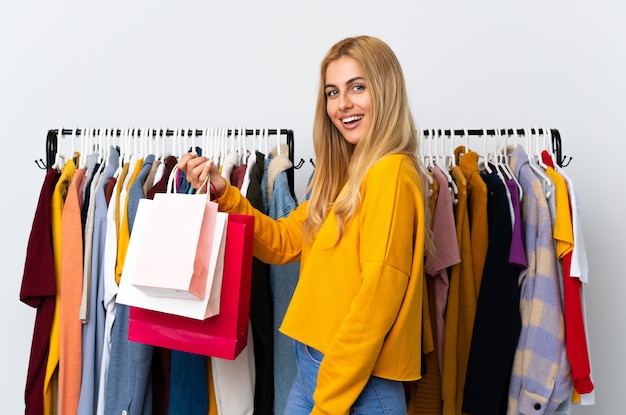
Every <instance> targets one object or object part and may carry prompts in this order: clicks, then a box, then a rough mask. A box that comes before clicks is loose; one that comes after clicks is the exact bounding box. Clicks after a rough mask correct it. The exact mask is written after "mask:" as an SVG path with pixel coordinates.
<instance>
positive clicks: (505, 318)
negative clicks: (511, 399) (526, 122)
mask: <svg viewBox="0 0 626 415" xmlns="http://www.w3.org/2000/svg"><path fill="white" fill-rule="evenodd" d="M482 177H483V180H484V181H485V183H486V185H487V189H488V199H487V215H486V216H487V220H488V229H489V245H488V248H487V256H486V257H485V265H484V268H483V276H482V279H481V287H480V291H479V295H478V303H477V305H476V316H475V319H474V329H473V334H472V342H471V348H470V354H469V359H468V365H467V374H466V376H465V389H464V391H463V413H466V414H476V415H505V414H506V410H507V404H508V385H509V383H510V379H511V366H512V364H513V356H514V355H515V349H516V347H517V342H518V339H519V334H520V329H521V321H520V312H519V299H520V295H519V286H518V276H519V273H520V268H519V267H518V266H517V265H516V264H511V263H510V261H509V257H510V254H511V241H512V235H513V223H512V222H511V216H510V214H509V199H508V196H507V194H506V191H507V189H506V187H505V184H504V182H503V181H502V180H501V178H500V177H498V173H496V171H495V167H494V168H492V173H491V174H489V173H486V172H483V173H482Z"/></svg>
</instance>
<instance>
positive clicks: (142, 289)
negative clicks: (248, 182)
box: [116, 194, 228, 320]
mask: <svg viewBox="0 0 626 415" xmlns="http://www.w3.org/2000/svg"><path fill="white" fill-rule="evenodd" d="M156 196H158V194H157V195H156ZM156 196H155V201H156ZM187 196H190V195H187ZM202 196H203V197H202ZM202 196H200V197H198V198H197V200H200V199H202V198H204V202H203V204H204V207H203V209H205V210H204V217H205V219H206V223H204V224H203V225H202V227H203V228H208V229H206V233H205V234H204V235H203V238H204V239H203V241H202V247H201V248H199V249H201V250H204V251H205V253H207V254H208V264H205V265H203V267H206V269H207V270H206V271H203V272H206V279H205V284H204V287H203V290H204V291H203V292H202V293H201V294H200V297H201V298H202V299H201V300H200V299H192V298H189V297H188V298H184V297H174V296H170V297H165V296H162V292H159V291H158V290H159V289H161V288H163V287H160V288H158V289H157V288H155V287H154V284H161V283H153V282H146V284H147V285H144V286H140V285H137V282H136V281H137V279H138V278H137V274H136V273H137V270H138V269H139V268H138V261H140V260H141V259H142V255H144V254H143V253H142V248H145V247H153V248H155V249H156V246H159V247H164V248H166V249H161V250H162V251H168V252H164V253H163V254H162V255H161V256H159V257H152V258H151V260H150V264H151V265H152V269H153V271H154V274H155V275H156V274H161V271H162V270H160V269H158V265H159V264H162V263H165V262H167V263H168V264H171V263H172V255H173V254H172V253H171V252H174V251H175V250H174V248H173V246H174V245H177V244H178V243H179V242H180V238H181V236H180V235H182V230H181V229H178V230H177V231H176V232H177V234H176V235H170V236H167V235H166V234H165V232H159V231H160V229H158V228H159V225H157V224H156V223H153V224H151V219H153V218H155V217H156V216H155V215H154V214H153V213H154V209H155V207H156V206H157V204H156V203H155V202H154V201H152V200H150V199H141V200H140V201H139V206H138V209H137V216H136V217H135V222H134V224H133V230H132V233H131V237H130V241H129V245H128V249H127V253H126V259H125V261H124V268H123V269H122V277H121V280H120V285H119V289H118V292H117V297H116V302H118V303H121V304H126V305H129V306H136V307H142V308H145V309H148V310H155V311H161V312H164V313H170V314H176V315H180V316H185V317H189V318H193V319H197V320H203V319H205V318H208V317H211V316H214V315H216V314H218V313H219V311H220V302H221V296H220V293H221V288H222V275H223V266H224V250H225V241H226V222H227V218H228V214H226V213H223V212H218V211H217V203H215V202H209V201H208V200H207V198H206V195H202ZM181 216H183V215H181ZM203 221H204V219H203ZM151 226H153V227H154V229H153V230H156V231H157V235H154V233H151V232H149V229H148V228H150V227H151ZM181 226H184V227H192V225H189V224H186V225H181ZM172 231H173V229H172ZM209 236H210V238H209ZM190 250H192V251H194V252H195V248H194V249H191V248H190ZM143 258H144V259H145V257H143ZM187 258H188V261H189V262H191V263H193V261H196V258H197V256H196V255H195V254H194V255H193V257H192V256H191V255H188V256H187ZM165 267H166V266H165V265H163V268H165ZM186 269H187V270H190V269H191V267H190V266H187V268H186ZM144 271H145V270H144ZM171 272H172V273H174V272H175V271H173V270H171ZM186 275H189V274H186ZM150 289H153V290H152V291H151V290H150ZM155 293H156V294H158V295H155Z"/></svg>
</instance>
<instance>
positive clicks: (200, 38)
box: [0, 0, 626, 415]
mask: <svg viewBox="0 0 626 415" xmlns="http://www.w3.org/2000/svg"><path fill="white" fill-rule="evenodd" d="M625 18H626V7H625V6H624V3H623V2H619V0H614V1H609V0H596V1H594V2H588V1H583V0H574V1H551V2H545V1H543V2H540V1H525V2H514V1H485V0H483V1H473V2H463V1H448V2H426V1H416V2H406V1H386V2H378V1H373V0H363V1H360V2H337V1H327V0H316V1H299V2H295V1H288V0H278V1H277V0H274V1H269V0H267V1H259V2H256V1H247V2H234V1H233V2H199V1H198V2H194V1H177V2H164V1H152V2H148V1H134V2H101V3H97V4H96V3H95V2H89V3H88V2H79V1H55V2H43V1H42V2H33V1H30V0H29V1H17V0H5V1H3V2H1V3H0V134H2V137H3V140H2V142H3V146H4V148H5V150H4V152H3V153H4V156H3V163H5V167H6V169H5V171H6V173H7V174H6V175H5V177H4V183H5V184H4V186H3V196H2V198H3V203H2V204H1V207H0V209H1V213H0V220H1V221H2V222H1V223H2V225H1V233H0V237H1V238H2V241H1V242H2V250H1V251H0V252H1V253H0V255H2V256H1V261H0V263H1V264H2V265H3V282H4V284H5V285H4V289H3V290H2V291H1V293H0V296H1V297H0V315H2V318H1V320H0V322H1V323H0V324H1V326H0V333H2V341H1V342H0V367H1V368H2V369H1V371H0V402H2V405H1V406H2V412H3V413H10V414H15V413H20V412H21V411H23V390H24V381H25V376H26V368H27V362H28V355H29V349H30V340H31V336H32V329H33V322H34V316H35V312H34V310H32V309H30V308H29V307H28V306H26V305H24V304H22V303H20V302H19V300H18V296H19V288H20V283H21V276H22V271H23V265H24V257H25V248H26V243H27V239H28V234H29V231H30V226H31V222H32V217H33V213H34V209H35V206H36V203H37V197H38V194H39V189H40V185H41V183H42V181H43V177H44V173H43V171H42V170H39V169H38V168H37V167H36V166H35V164H34V162H33V160H35V159H36V158H39V157H44V154H45V153H44V142H45V133H46V131H47V130H48V129H49V128H58V127H84V126H95V127H113V126H121V127H126V126H131V127H136V126H138V127H144V126H150V127H194V128H195V127H207V126H228V127H234V126H247V127H262V126H266V125H268V126H271V127H273V128H275V127H276V126H280V127H282V128H291V129H293V130H294V131H295V137H296V147H295V148H296V160H299V159H300V158H304V159H305V160H308V159H309V158H311V157H312V156H313V151H312V145H311V143H310V131H311V125H312V117H313V110H314V101H315V91H316V88H317V76H318V65H319V62H320V60H321V58H322V56H323V55H324V53H325V52H326V50H327V48H328V47H329V46H330V45H331V44H332V43H334V42H335V41H337V40H339V39H341V38H343V37H345V36H348V35H355V34H372V35H376V36H379V37H381V38H382V39H384V40H385V41H387V42H388V43H389V44H390V45H391V46H392V47H393V48H394V49H395V51H396V53H397V54H398V56H399V58H400V60H401V62H402V64H403V67H404V71H405V75H406V78H407V82H408V87H409V92H410V97H411V104H412V108H413V112H414V115H415V117H416V119H417V121H418V124H419V125H420V126H421V127H455V128H463V127H466V128H486V127H490V128H493V127H509V126H515V127H517V126H520V127H523V126H530V125H548V126H550V127H554V128H558V129H559V130H560V131H561V134H562V136H563V148H564V152H565V153H566V154H567V155H570V156H572V157H573V161H572V163H571V165H570V166H569V167H567V171H568V174H569V175H570V176H571V177H572V178H573V179H574V181H575V183H576V186H577V189H578V194H579V199H580V202H581V204H582V209H583V212H582V214H583V221H584V223H585V229H584V230H585V236H586V239H587V249H588V254H589V261H590V267H591V269H590V271H591V283H590V285H589V287H588V289H587V308H588V316H589V326H590V330H589V332H590V333H589V334H590V343H591V344H590V345H591V352H592V362H593V368H594V373H595V383H596V387H597V392H596V397H597V404H596V406H595V407H592V408H576V409H575V414H592V413H593V414H596V415H613V414H618V413H621V409H622V408H623V383H622V380H623V375H624V373H626V360H625V359H624V358H623V350H625V349H626V330H624V323H623V321H622V316H624V315H626V302H625V301H623V295H622V294H623V292H624V291H626V280H624V279H622V277H621V274H622V273H621V272H620V271H621V267H620V265H621V259H622V258H621V255H623V252H624V243H623V242H620V241H621V238H620V237H621V236H623V235H624V234H625V233H626V226H625V223H624V220H623V214H622V212H623V209H624V206H625V205H626V204H625V200H624V193H623V191H622V189H621V186H617V181H618V180H620V178H621V175H620V171H619V170H618V166H620V164H621V163H620V162H621V161H622V158H623V157H624V154H626V153H625V152H624V150H625V148H624V145H623V144H622V143H623V141H624V140H623V135H624V131H625V129H626V127H625V126H624V125H623V123H622V120H623V119H624V115H626V114H625V110H626V105H625V99H626V98H625V97H626V79H625V74H626V27H625V26H624V21H625ZM9 172H10V174H9ZM309 174H310V168H308V166H307V167H305V168H304V169H302V170H299V171H297V174H296V180H297V183H298V189H299V191H300V192H301V190H302V188H303V186H304V182H305V181H306V179H308V175H309Z"/></svg>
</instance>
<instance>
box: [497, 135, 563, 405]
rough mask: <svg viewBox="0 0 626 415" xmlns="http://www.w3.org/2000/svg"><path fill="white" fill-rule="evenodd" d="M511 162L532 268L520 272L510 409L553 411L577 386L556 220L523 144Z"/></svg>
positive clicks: (528, 256)
mask: <svg viewBox="0 0 626 415" xmlns="http://www.w3.org/2000/svg"><path fill="white" fill-rule="evenodd" d="M511 167H512V168H513V171H514V172H515V175H516V177H517V179H518V181H519V182H520V184H521V186H522V188H523V198H522V218H523V221H524V231H525V239H526V241H525V248H526V255H527V259H528V268H527V269H526V270H525V271H523V272H522V273H521V274H520V277H519V281H520V282H519V284H520V311H521V315H522V331H521V333H520V339H519V343H518V345H517V351H516V353H515V359H514V363H513V373H512V376H511V383H510V386H509V405H508V414H509V415H517V414H543V413H546V414H551V413H553V412H554V410H555V409H556V408H557V407H558V406H559V404H560V403H561V402H563V401H564V400H566V399H569V398H570V394H571V391H572V381H571V375H570V368H569V363H568V361H567V354H566V349H565V328H564V320H563V305H562V302H561V290H560V284H559V280H558V276H559V273H558V266H559V265H558V263H557V257H556V253H555V247H554V241H553V237H552V236H553V235H552V220H551V216H550V210H549V207H548V203H547V201H546V197H545V194H544V193H543V188H542V183H541V181H540V180H539V179H538V178H537V177H536V176H535V173H534V172H533V171H532V169H531V167H530V166H529V160H528V156H527V155H526V153H525V152H524V150H523V149H522V148H521V147H519V146H518V147H516V148H515V150H514V151H513V154H512V157H511Z"/></svg>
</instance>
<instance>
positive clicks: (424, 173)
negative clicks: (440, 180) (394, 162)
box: [311, 130, 434, 196]
mask: <svg viewBox="0 0 626 415" xmlns="http://www.w3.org/2000/svg"><path fill="white" fill-rule="evenodd" d="M424 136H425V134H424V130H420V134H419V137H418V138H419V148H418V158H419V169H420V172H421V173H422V176H424V177H425V178H426V180H427V181H428V187H429V190H428V196H431V195H432V189H430V187H431V186H432V184H433V181H434V179H433V177H432V175H431V174H430V172H429V171H428V168H427V167H426V161H425V159H424V147H425V145H426V142H425V141H424ZM311 164H313V167H315V163H313V159H311Z"/></svg>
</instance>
